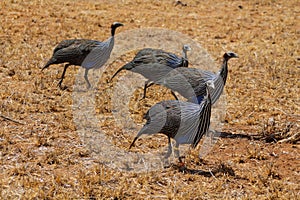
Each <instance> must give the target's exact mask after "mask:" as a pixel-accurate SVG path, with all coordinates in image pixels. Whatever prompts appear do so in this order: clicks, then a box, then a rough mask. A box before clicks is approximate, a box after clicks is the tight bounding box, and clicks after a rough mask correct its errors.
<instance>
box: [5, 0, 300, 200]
mask: <svg viewBox="0 0 300 200" xmlns="http://www.w3.org/2000/svg"><path fill="white" fill-rule="evenodd" d="M0 6H1V10H0V20H1V22H0V47H1V48H0V53H1V54H0V55H1V56H0V79H1V82H0V88H1V89H0V113H1V118H0V124H1V126H0V164H1V165H0V197H1V199H219V198H222V199H254V198H256V199H297V196H298V198H299V196H300V181H299V180H300V160H299V159H300V157H299V132H300V109H299V108H300V89H299V88H300V81H299V79H300V62H299V60H300V51H299V33H300V24H299V15H300V13H299V12H300V5H299V1H297V0H291V1H283V0H278V1H274V0H265V1H261V0H254V1H243V0H237V1H233V0H230V1H223V0H210V1H190V0H183V1H182V4H180V3H179V4H178V5H176V1H172V0H167V1H158V0H151V1H148V0H146V1H140V0H136V1H133V0H124V1H106V0H101V1H93V0H86V1H71V0H65V1H58V0H52V1H50V0H43V1H42V0H41V1H38V0H33V1H18V0H9V1H8V0H4V1H1V2H0ZM114 21H119V22H122V23H124V24H125V26H124V27H121V28H119V29H118V30H117V34H118V33H120V34H121V33H122V32H125V31H130V30H132V29H137V28H139V29H142V28H148V27H156V28H164V29H168V30H172V31H176V32H179V33H182V34H184V35H186V36H188V37H190V38H192V39H193V40H194V41H197V43H199V44H200V45H201V46H202V47H203V48H204V49H206V51H207V52H208V53H209V54H210V55H211V56H212V58H213V59H214V61H215V62H216V63H217V65H218V66H219V64H220V63H221V56H222V54H223V53H224V52H225V51H234V52H236V53H238V54H239V58H238V59H235V60H233V59H232V60H230V62H229V75H228V80H227V83H226V87H225V90H226V95H227V100H226V102H227V105H226V115H225V118H224V119H223V123H224V125H223V127H222V130H221V131H222V134H221V135H220V137H219V138H218V139H217V142H216V144H215V145H214V146H213V148H212V149H211V150H210V152H209V153H208V154H206V155H205V156H204V157H203V158H201V159H200V158H199V156H198V154H199V149H200V147H198V148H196V149H194V150H191V151H189V152H186V153H185V156H186V158H185V166H186V169H184V170H183V169H182V167H180V166H179V165H178V164H177V163H176V162H175V163H174V165H172V166H171V167H169V168H165V169H164V168H159V169H158V170H152V171H148V172H147V171H145V172H136V171H134V170H131V171H130V170H128V171H126V170H118V169H116V168H112V167H110V166H109V165H108V164H107V163H109V162H110V161H109V159H110V158H107V160H108V161H107V160H106V161H104V160H101V159H100V158H99V157H97V156H94V154H95V151H94V150H93V148H94V147H93V145H89V144H86V141H84V139H82V138H81V137H80V134H81V132H80V130H83V129H84V128H87V126H88V125H87V124H86V126H85V124H84V123H81V125H83V127H79V126H77V124H76V120H74V119H75V117H76V116H75V115H76V113H74V105H75V103H76V102H75V100H74V99H73V97H74V96H73V95H74V94H80V95H83V97H84V95H86V96H87V97H88V96H91V95H92V94H93V92H96V93H97V95H96V97H95V99H96V100H95V103H96V109H95V111H96V115H97V116H98V118H99V119H100V121H99V123H98V125H99V126H100V127H101V128H102V129H103V130H105V133H106V134H107V135H108V136H109V137H110V138H111V140H112V142H113V145H115V146H117V147H118V148H121V149H123V150H125V151H128V146H129V144H130V142H131V141H132V138H133V137H134V135H132V134H136V132H134V133H132V134H126V133H124V131H123V130H122V127H120V126H119V125H118V124H117V123H116V122H115V120H114V119H113V117H111V116H112V112H113V108H112V105H111V101H112V94H111V91H112V88H114V87H115V86H116V83H115V82H109V79H110V77H111V76H112V74H113V73H114V72H115V71H116V70H117V69H118V68H119V67H121V66H122V65H123V64H124V63H126V62H128V61H129V60H130V59H131V58H132V56H133V53H132V52H131V53H130V52H128V54H126V55H123V56H121V57H119V58H117V59H116V60H115V61H114V62H113V63H112V64H110V65H109V66H107V68H106V70H105V72H104V73H103V75H102V77H101V79H99V82H94V84H93V88H92V89H91V90H84V91H82V92H76V90H75V88H73V87H72V86H73V85H74V84H75V82H76V75H77V74H78V69H79V67H70V68H69V69H68V71H67V75H66V78H65V80H64V82H63V84H64V85H66V86H68V87H67V89H65V90H60V89H59V88H58V87H57V83H58V81H59V78H60V75H61V73H62V69H63V65H53V66H51V67H49V69H47V70H44V71H43V72H41V67H42V66H43V65H44V64H45V62H46V61H47V60H48V59H49V58H50V57H51V55H52V52H53V48H54V47H55V45H56V44H57V43H58V42H60V41H61V40H64V39H72V38H87V39H97V40H100V41H103V40H105V39H106V38H108V37H109V35H110V25H111V23H112V22H114ZM119 42H120V41H119ZM162 42H163V41H162ZM174 42H176V41H174ZM116 43H118V40H116ZM180 45H181V44H180ZM194 53H197V52H194ZM93 73H96V72H93ZM126 73H129V72H124V73H123V74H122V75H125V74H126ZM79 74H81V75H83V73H79ZM122 75H120V77H121V76H122ZM80 87H82V88H84V87H85V83H84V80H83V79H81V82H80ZM141 91H142V90H141V89H139V90H137V91H136V92H135V93H134V96H133V97H132V99H131V102H130V109H129V111H130V112H131V115H132V117H133V118H134V119H135V121H136V122H137V123H140V124H142V123H143V120H142V116H143V114H144V113H145V112H146V110H147V109H149V107H150V106H151V105H153V104H154V103H155V102H158V101H160V100H163V99H170V98H172V96H171V95H170V91H168V90H166V89H165V88H163V87H159V86H155V87H153V88H150V89H149V93H148V94H149V95H148V97H147V98H146V99H145V100H142V101H139V99H138V98H139V95H140V94H141ZM83 99H84V98H83ZM75 110H76V108H75ZM77 114H78V112H77ZM87 121H88V119H87ZM95 141H96V142H97V141H98V140H95ZM161 141H162V143H161ZM166 144H167V139H166V137H163V136H159V135H157V136H154V137H152V136H151V137H150V136H149V137H143V138H141V139H140V140H139V141H138V142H137V144H136V146H135V147H134V148H133V149H132V151H133V152H141V151H145V152H149V151H152V150H153V151H155V149H157V148H158V147H160V146H165V145H166ZM99 146H101V145H99ZM104 147H105V146H104ZM95 148H96V147H95ZM96 154H97V152H96ZM125 159H126V158H125Z"/></svg>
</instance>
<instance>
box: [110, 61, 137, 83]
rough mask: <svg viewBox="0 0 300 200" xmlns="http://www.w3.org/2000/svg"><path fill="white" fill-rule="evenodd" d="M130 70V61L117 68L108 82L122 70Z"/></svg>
mask: <svg viewBox="0 0 300 200" xmlns="http://www.w3.org/2000/svg"><path fill="white" fill-rule="evenodd" d="M124 69H126V70H130V69H132V66H131V63H127V64H126V65H124V66H123V67H121V68H120V69H118V71H117V72H116V73H115V74H114V75H113V76H112V77H111V78H110V82H111V81H112V80H113V78H114V77H115V76H116V75H117V74H118V73H119V72H120V71H122V70H124Z"/></svg>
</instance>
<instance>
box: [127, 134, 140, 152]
mask: <svg viewBox="0 0 300 200" xmlns="http://www.w3.org/2000/svg"><path fill="white" fill-rule="evenodd" d="M138 138H139V137H138V136H136V137H135V138H134V139H133V141H132V143H131V144H130V146H129V149H131V147H133V145H134V143H135V141H136V140H137V139H138Z"/></svg>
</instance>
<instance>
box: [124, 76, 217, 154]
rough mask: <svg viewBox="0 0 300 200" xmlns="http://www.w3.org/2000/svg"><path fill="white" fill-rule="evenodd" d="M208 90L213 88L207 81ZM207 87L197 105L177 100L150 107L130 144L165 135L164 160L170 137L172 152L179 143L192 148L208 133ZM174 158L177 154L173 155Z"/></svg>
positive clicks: (208, 106)
mask: <svg viewBox="0 0 300 200" xmlns="http://www.w3.org/2000/svg"><path fill="white" fill-rule="evenodd" d="M207 84H210V87H214V85H213V82H212V81H210V82H209V83H206V85H207ZM206 88H207V94H206V95H205V96H204V99H203V101H202V102H201V103H200V104H194V103H191V102H183V101H177V100H167V101H161V102H159V103H157V104H155V105H154V106H152V107H151V108H150V109H149V110H148V111H147V113H146V115H145V117H144V118H145V119H146V120H147V122H146V124H145V125H144V126H143V127H142V129H141V130H140V131H139V132H138V134H137V136H136V137H135V138H134V140H133V142H132V143H131V145H130V148H131V147H132V146H133V145H134V143H135V141H136V140H137V139H138V138H139V137H140V136H141V135H143V134H148V135H150V134H156V133H162V134H165V135H167V136H168V140H169V149H168V153H167V155H166V158H168V157H169V156H170V154H171V152H172V146H171V143H170V138H173V139H174V140H175V141H176V147H177V148H176V149H178V147H179V144H191V146H192V148H195V147H196V146H197V145H198V143H199V141H200V140H201V138H202V137H203V135H204V134H206V133H207V131H208V130H209V125H210V116H211V99H210V94H209V90H208V86H207V87H206ZM175 153H176V154H177V155H176V156H177V157H178V158H180V157H179V151H177V150H176V152H175Z"/></svg>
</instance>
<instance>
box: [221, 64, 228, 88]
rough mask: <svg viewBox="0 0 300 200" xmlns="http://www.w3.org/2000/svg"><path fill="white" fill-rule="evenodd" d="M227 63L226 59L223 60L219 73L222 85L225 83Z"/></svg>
mask: <svg viewBox="0 0 300 200" xmlns="http://www.w3.org/2000/svg"><path fill="white" fill-rule="evenodd" d="M227 62H228V61H227V59H225V58H224V60H223V64H222V68H221V71H220V76H221V77H222V78H223V81H224V85H225V83H226V79H227V74H228V68H227Z"/></svg>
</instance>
